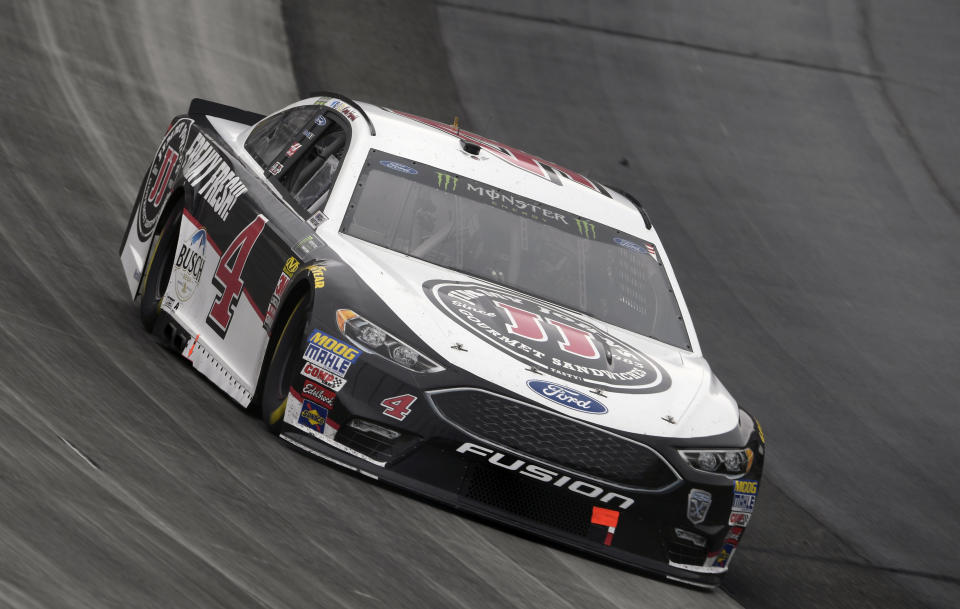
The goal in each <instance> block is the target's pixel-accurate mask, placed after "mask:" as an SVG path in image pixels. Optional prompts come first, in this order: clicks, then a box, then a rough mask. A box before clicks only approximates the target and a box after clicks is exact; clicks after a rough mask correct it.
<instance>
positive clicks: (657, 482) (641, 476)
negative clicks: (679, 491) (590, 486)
mask: <svg viewBox="0 0 960 609" xmlns="http://www.w3.org/2000/svg"><path fill="white" fill-rule="evenodd" d="M429 397H430V399H431V401H432V402H433V405H434V408H435V409H436V410H437V412H438V413H439V414H440V416H441V417H443V418H444V419H446V420H447V421H448V422H449V423H451V424H453V425H454V426H456V427H458V428H460V429H461V430H462V431H464V432H465V433H467V434H469V435H472V436H475V437H477V438H479V439H483V440H487V441H489V442H491V443H493V444H497V445H499V446H501V447H503V448H507V449H509V450H512V451H516V452H518V453H523V454H525V455H528V456H531V457H534V458H537V459H541V460H543V461H547V462H550V463H553V464H556V465H558V466H562V467H566V468H569V469H571V470H573V471H576V472H581V473H584V474H588V475H590V476H593V477H595V478H599V479H601V480H607V481H611V482H614V483H617V484H620V485H625V486H631V487H635V488H641V489H645V490H660V489H663V488H665V487H667V486H670V485H671V484H673V483H674V482H676V481H677V479H678V477H677V475H676V473H675V472H674V471H673V469H672V468H671V467H670V466H669V465H667V463H666V462H664V460H663V459H662V458H661V457H660V456H659V455H658V454H657V453H656V452H654V451H653V450H652V449H651V448H649V447H647V446H644V445H643V444H639V443H637V442H634V441H632V440H628V439H627V438H624V437H621V436H618V435H615V434H612V433H609V432H606V431H603V430H601V429H598V428H596V427H593V426H591V425H588V424H585V423H580V422H578V421H575V420H573V419H570V418H567V417H564V416H562V415H559V414H555V413H552V412H549V411H547V410H543V409H541V408H539V407H537V406H534V405H532V404H525V403H522V402H518V401H515V400H511V399H509V398H505V397H502V396H498V395H495V394H492V393H488V392H486V391H479V390H473V389H463V390H452V391H451V390H447V391H437V392H432V393H430V394H429Z"/></svg>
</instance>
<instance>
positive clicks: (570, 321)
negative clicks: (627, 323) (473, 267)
mask: <svg viewBox="0 0 960 609" xmlns="http://www.w3.org/2000/svg"><path fill="white" fill-rule="evenodd" d="M423 290H424V292H425V293H426V294H427V296H428V297H429V298H430V300H431V301H432V302H433V304H434V305H436V306H437V308H439V309H440V310H441V311H442V312H443V313H444V314H446V315H447V317H449V318H450V319H452V320H453V321H455V322H456V323H458V324H459V325H461V326H462V327H464V328H465V329H467V330H469V331H470V332H471V333H473V334H474V335H476V336H478V337H479V338H481V339H483V340H484V341H486V342H487V343H489V344H490V345H492V346H494V347H496V348H497V349H499V350H501V351H503V352H504V353H507V354H509V355H510V356H511V357H514V358H516V359H518V360H520V361H523V362H526V363H528V364H531V365H532V366H533V367H535V368H537V369H538V370H541V371H543V372H546V373H547V374H550V375H551V376H554V377H556V378H560V379H568V380H570V381H572V382H574V383H577V384H579V385H584V386H586V387H591V388H597V389H608V390H611V391H619V392H622V393H657V392H661V391H666V390H667V389H668V388H669V387H670V377H669V376H668V375H667V373H666V371H665V370H664V369H663V368H662V367H660V366H659V365H658V364H657V363H656V362H654V361H653V360H652V359H651V358H649V357H647V356H646V355H644V354H643V353H641V352H640V351H638V350H637V349H635V348H633V347H631V346H630V345H628V344H626V343H624V342H623V341H621V340H619V339H617V338H615V337H614V336H612V335H610V334H609V333H607V332H604V331H603V330H601V329H600V328H598V327H596V326H594V325H593V324H590V323H588V322H586V321H584V320H582V319H580V318H578V317H574V316H573V315H571V314H569V313H566V312H565V311H564V310H563V309H561V308H560V307H557V306H555V305H553V304H550V303H548V302H545V301H541V300H535V299H533V298H531V297H528V296H525V295H523V294H520V293H518V292H514V291H512V290H508V289H505V288H501V287H496V286H487V285H482V284H477V283H466V282H452V281H440V280H434V281H428V282H426V283H425V284H424V285H423ZM545 397H546V396H545ZM598 404H599V403H598ZM587 412H589V410H587Z"/></svg>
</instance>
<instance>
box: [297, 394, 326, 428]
mask: <svg viewBox="0 0 960 609" xmlns="http://www.w3.org/2000/svg"><path fill="white" fill-rule="evenodd" d="M297 423H299V424H300V425H302V426H304V427H307V428H309V429H312V430H313V431H315V432H317V433H320V434H322V433H323V429H324V426H325V425H326V423H327V409H326V408H324V407H323V406H320V405H319V404H316V403H314V402H311V401H310V400H303V402H302V404H301V407H300V416H299V417H297Z"/></svg>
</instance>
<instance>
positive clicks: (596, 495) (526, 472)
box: [457, 442, 634, 510]
mask: <svg viewBox="0 0 960 609" xmlns="http://www.w3.org/2000/svg"><path fill="white" fill-rule="evenodd" d="M457 452H458V453H461V454H466V453H470V454H474V455H478V456H480V457H486V458H487V461H488V462H489V463H491V464H492V465H496V466H497V467H502V468H504V469H508V470H510V471H515V472H518V473H519V474H520V475H521V476H527V477H528V478H533V479H534V480H539V481H540V482H544V483H546V484H552V485H553V486H557V487H561V488H566V489H567V490H568V491H571V492H574V493H577V494H578V495H583V496H584V497H590V498H591V499H596V500H597V501H599V502H600V503H611V504H613V505H617V506H618V507H619V508H620V509H621V510H626V509H627V508H629V507H630V506H631V505H633V503H634V501H633V499H631V498H630V497H625V496H624V495H619V494H617V493H612V492H609V491H606V490H605V489H603V488H602V487H599V486H597V485H596V484H593V483H591V482H584V481H583V480H575V479H573V478H571V477H570V476H566V475H563V474H559V473H557V472H555V471H551V470H549V469H547V468H545V467H540V466H539V465H534V464H533V463H527V462H526V461H524V460H523V459H517V458H516V457H508V456H506V455H504V454H503V453H499V452H495V451H494V450H493V449H492V448H487V447H486V446H480V445H479V444H472V443H470V442H464V443H463V444H461V445H460V448H458V449H457Z"/></svg>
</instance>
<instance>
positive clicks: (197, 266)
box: [173, 228, 207, 302]
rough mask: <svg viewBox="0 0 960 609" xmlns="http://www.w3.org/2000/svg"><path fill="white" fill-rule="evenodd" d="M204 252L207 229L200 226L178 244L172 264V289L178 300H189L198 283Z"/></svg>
mask: <svg viewBox="0 0 960 609" xmlns="http://www.w3.org/2000/svg"><path fill="white" fill-rule="evenodd" d="M206 252H207V231H206V230H204V229H202V228H201V229H200V230H198V231H197V232H195V233H194V234H193V236H192V237H190V241H189V242H188V243H184V244H183V245H181V246H180V251H179V252H178V253H177V259H176V261H175V262H174V264H173V277H174V281H173V285H174V291H175V292H176V295H177V298H178V299H179V300H180V302H186V301H188V300H190V297H191V296H193V293H194V292H195V291H196V290H197V286H198V285H200V276H201V275H203V264H204V262H205V261H206V259H205V258H204V255H205V254H206Z"/></svg>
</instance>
